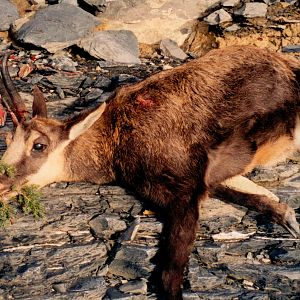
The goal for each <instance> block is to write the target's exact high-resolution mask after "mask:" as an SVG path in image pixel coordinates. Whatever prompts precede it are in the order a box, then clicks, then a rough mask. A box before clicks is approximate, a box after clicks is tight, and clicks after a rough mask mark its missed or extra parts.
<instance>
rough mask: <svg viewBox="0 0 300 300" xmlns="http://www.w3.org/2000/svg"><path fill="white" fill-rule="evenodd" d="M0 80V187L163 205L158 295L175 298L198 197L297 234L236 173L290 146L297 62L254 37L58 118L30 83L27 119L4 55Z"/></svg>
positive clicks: (297, 127)
mask: <svg viewBox="0 0 300 300" xmlns="http://www.w3.org/2000/svg"><path fill="white" fill-rule="evenodd" d="M2 78H3V81H4V84H2V86H3V85H4V86H5V87H6V89H7V92H8V93H6V94H8V96H9V97H10V99H11V100H10V101H6V102H5V103H6V104H7V105H5V106H6V107H7V109H8V110H9V112H10V113H11V115H12V117H13V120H14V124H15V130H14V133H13V134H12V135H10V136H8V138H7V144H8V148H7V151H6V152H5V154H4V156H3V162H4V163H6V164H9V165H12V166H13V167H14V168H15V169H16V175H15V177H14V178H13V179H12V178H9V177H7V176H5V175H3V176H2V177H1V179H0V189H1V194H2V197H9V196H10V195H11V194H12V193H13V192H12V191H10V187H11V186H12V185H14V186H15V187H17V188H21V187H22V186H24V185H25V184H36V185H39V186H40V187H42V186H45V185H47V184H49V183H51V182H55V181H56V182H57V181H88V182H93V183H96V184H108V183H111V182H118V183H120V184H122V185H125V186H126V187H128V188H130V189H132V190H133V191H135V192H136V193H137V194H138V195H140V196H142V197H143V198H145V199H146V200H148V201H149V202H150V203H153V204H154V205H156V206H157V207H158V208H159V209H161V210H162V211H164V212H165V214H166V220H167V221H166V224H165V232H166V240H165V245H164V248H163V249H162V250H161V251H162V253H163V256H164V264H163V265H162V275H161V276H162V280H161V282H162V293H163V294H164V297H165V299H176V300H177V299H182V295H181V283H182V277H183V271H184V267H185V265H186V263H187V261H188V256H189V253H190V251H191V248H192V244H193V241H194V238H195V232H196V226H197V220H198V216H199V202H200V201H202V200H204V199H205V198H206V197H207V196H208V195H216V196H218V197H220V198H222V199H226V200H227V201H232V202H234V203H238V204H240V205H243V206H245V207H248V208H251V209H255V210H257V211H260V212H261V213H264V214H269V215H270V216H271V217H272V218H273V220H274V221H275V222H277V223H279V224H281V225H282V226H284V227H285V228H286V229H288V230H289V231H290V232H291V233H292V234H293V235H294V236H296V235H298V234H299V225H298V223H297V221H296V218H295V213H294V211H293V210H292V209H291V208H290V207H288V206H287V205H286V204H284V203H278V202H275V201H274V198H276V196H275V195H273V194H272V193H270V192H268V191H267V190H266V189H264V188H259V187H258V186H257V185H255V184H254V183H252V182H250V181H249V180H248V179H246V178H245V177H242V176H241V175H243V174H245V173H247V172H249V171H251V170H252V169H253V168H254V167H256V166H259V165H266V164H270V163H274V162H277V161H278V160H280V159H282V158H284V157H285V156H286V155H287V154H289V153H290V152H291V151H295V150H297V149H300V121H299V111H300V62H299V61H297V60H294V59H292V58H289V57H286V56H283V55H281V54H278V53H270V52H268V51H264V50H260V49H258V48H255V47H230V48H227V49H223V50H213V51H211V52H209V53H208V54H207V55H205V56H204V57H202V58H200V59H196V60H193V61H191V62H189V63H186V64H184V65H182V66H179V67H177V68H174V69H173V70H168V71H164V72H161V73H158V74H155V75H153V76H151V77H149V78H147V79H146V80H144V81H142V82H139V83H137V84H134V85H131V86H125V87H122V88H120V89H118V90H117V91H116V92H115V94H114V95H113V96H112V97H111V98H110V100H109V101H108V103H107V104H105V103H104V104H102V105H100V106H99V107H97V108H95V109H93V110H92V111H89V112H85V113H82V114H79V115H78V116H75V117H73V118H71V119H68V120H66V121H58V120H54V119H49V118H47V110H46V105H45V102H44V100H43V97H42V95H41V93H40V92H39V90H38V89H35V90H34V96H35V97H34V98H35V100H34V103H33V116H32V118H31V119H28V112H27V111H26V109H25V108H24V107H25V106H24V104H23V103H22V101H20V97H19V96H17V95H18V94H17V93H16V90H15V88H14V86H13V85H12V81H11V79H10V77H9V75H8V72H7V55H6V56H5V57H4V61H3V70H2ZM6 94H3V95H2V96H3V97H8V96H7V95H6ZM16 97H17V98H16ZM8 103H11V104H12V103H13V104H14V105H12V106H10V105H9V104H8Z"/></svg>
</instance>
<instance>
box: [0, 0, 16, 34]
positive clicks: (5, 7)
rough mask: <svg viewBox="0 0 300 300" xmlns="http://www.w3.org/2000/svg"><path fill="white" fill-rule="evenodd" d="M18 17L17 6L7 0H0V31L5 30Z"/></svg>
mask: <svg viewBox="0 0 300 300" xmlns="http://www.w3.org/2000/svg"><path fill="white" fill-rule="evenodd" d="M18 18H19V13H18V11H17V8H16V7H15V6H14V5H13V4H12V3H11V2H10V1H8V0H0V31H6V30H8V29H9V27H10V25H11V24H12V23H13V22H14V21H15V20H17V19H18Z"/></svg>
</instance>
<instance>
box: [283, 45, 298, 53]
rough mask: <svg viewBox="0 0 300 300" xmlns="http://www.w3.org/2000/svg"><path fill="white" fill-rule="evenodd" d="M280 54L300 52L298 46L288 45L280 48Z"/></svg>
mask: <svg viewBox="0 0 300 300" xmlns="http://www.w3.org/2000/svg"><path fill="white" fill-rule="evenodd" d="M282 52H287V53H297V52H300V45H288V46H284V47H282Z"/></svg>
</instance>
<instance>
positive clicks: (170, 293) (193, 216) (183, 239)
mask: <svg viewBox="0 0 300 300" xmlns="http://www.w3.org/2000/svg"><path fill="white" fill-rule="evenodd" d="M205 196H206V194H203V195H202V196H200V197H198V196H193V197H191V198H190V199H183V198H181V199H175V201H173V202H172V203H171V205H170V207H168V211H167V223H166V224H165V227H164V232H165V237H166V240H165V242H164V243H165V245H164V247H163V248H162V250H161V251H162V253H161V254H162V256H161V257H162V258H163V270H162V289H163V294H164V296H165V299H166V300H181V299H182V293H181V283H182V280H183V272H184V268H185V266H186V264H187V262H188V257H189V254H190V252H191V249H192V246H193V242H194V239H195V235H196V229H197V221H198V218H199V205H198V203H199V200H200V199H201V198H204V197H205ZM186 198H188V197H186Z"/></svg>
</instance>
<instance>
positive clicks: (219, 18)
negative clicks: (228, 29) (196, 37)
mask: <svg viewBox="0 0 300 300" xmlns="http://www.w3.org/2000/svg"><path fill="white" fill-rule="evenodd" d="M204 21H205V22H207V23H208V24H209V25H218V24H221V23H224V22H231V21H232V17H231V15H230V14H229V13H228V12H227V11H226V10H224V9H223V8H222V9H219V10H216V11H214V12H213V13H211V14H210V15H208V16H207V17H206V18H204Z"/></svg>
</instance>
